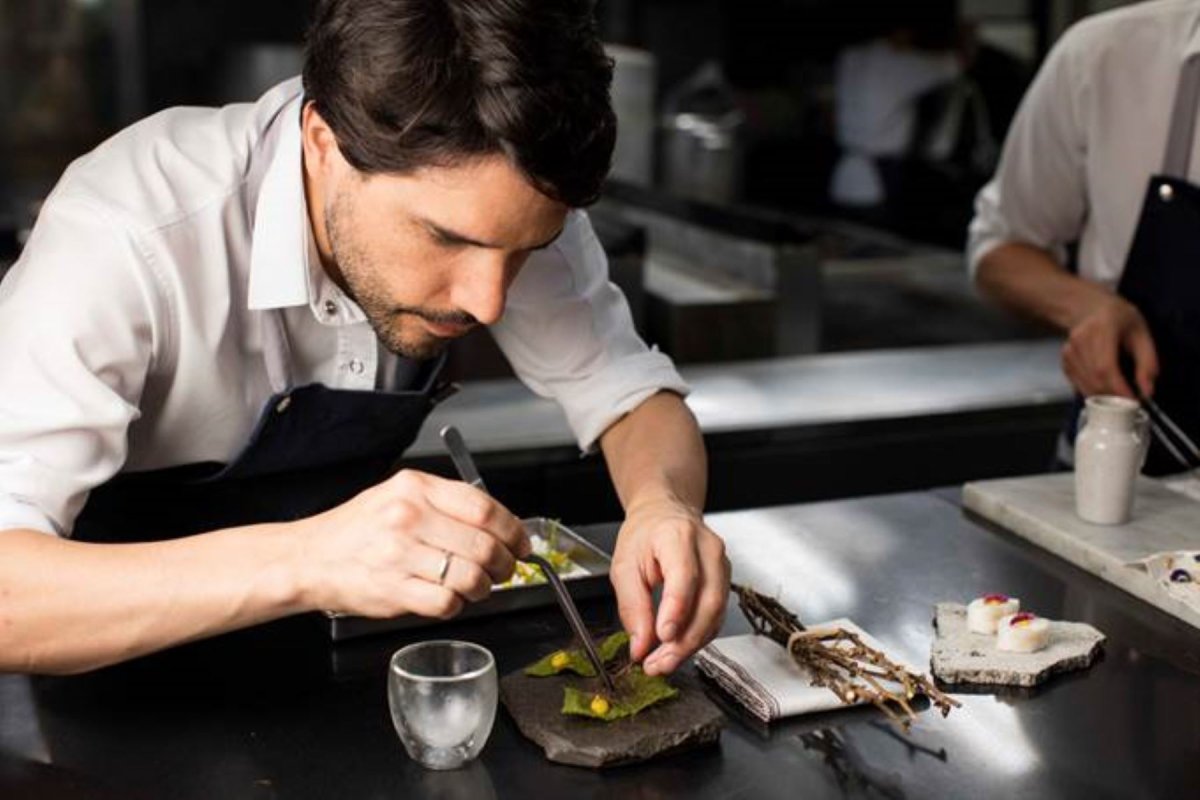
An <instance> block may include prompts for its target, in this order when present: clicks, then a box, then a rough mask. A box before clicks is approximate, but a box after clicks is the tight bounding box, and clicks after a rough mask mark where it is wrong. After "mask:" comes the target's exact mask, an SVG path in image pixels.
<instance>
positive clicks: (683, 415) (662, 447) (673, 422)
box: [600, 392, 708, 513]
mask: <svg viewBox="0 0 1200 800" xmlns="http://www.w3.org/2000/svg"><path fill="white" fill-rule="evenodd" d="M600 447H601V449H602V450H603V452H604V458H605V460H606V461H607V462H608V469H609V473H610V474H611V475H612V481H613V485H614V486H615V487H616V490H617V496H618V497H619V498H620V499H621V505H622V506H623V507H624V508H625V511H626V513H629V512H630V510H631V509H634V508H635V507H637V506H639V505H642V504H646V503H652V502H658V501H662V500H668V501H672V502H679V503H683V504H684V505H687V506H688V507H690V508H692V509H694V510H696V511H702V510H703V508H704V498H705V494H706V492H707V489H708V460H707V456H706V454H705V451H704V441H703V439H702V438H701V436H700V428H699V426H698V425H697V424H696V418H695V417H694V416H693V415H692V412H691V411H690V410H689V409H688V407H687V405H685V404H684V402H683V400H682V399H681V398H680V397H679V396H678V395H676V394H673V393H671V392H660V393H659V394H656V395H654V396H653V397H651V398H650V399H648V400H646V401H645V402H644V403H642V404H641V405H640V406H638V407H637V408H635V409H634V410H633V411H632V412H630V413H629V414H627V415H626V416H625V417H624V418H623V419H621V420H620V421H619V422H617V423H616V424H614V425H613V426H612V427H611V428H609V429H608V430H607V431H606V432H605V433H604V435H603V436H602V437H601V439H600Z"/></svg>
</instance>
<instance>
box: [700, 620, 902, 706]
mask: <svg viewBox="0 0 1200 800" xmlns="http://www.w3.org/2000/svg"><path fill="white" fill-rule="evenodd" d="M817 628H843V629H845V630H848V631H852V632H853V633H856V634H858V635H859V637H861V638H862V640H863V643H864V644H867V645H869V646H871V647H874V648H875V649H877V650H880V651H882V652H884V653H885V654H886V655H887V656H888V658H890V659H892V661H894V662H896V663H898V664H902V665H903V666H905V667H906V668H908V669H910V670H912V671H914V672H919V670H913V668H912V667H911V666H910V665H908V664H904V663H903V662H902V661H899V660H898V659H895V658H893V657H892V656H891V655H890V654H888V653H887V651H886V650H884V648H883V646H882V645H880V643H879V641H878V640H877V639H875V638H874V637H873V636H871V635H870V634H869V633H867V632H866V631H864V630H863V629H862V628H860V627H858V626H857V625H855V624H854V623H853V622H851V621H850V620H848V619H835V620H833V621H832V622H826V623H823V624H821V625H814V626H809V628H808V629H809V630H814V629H817ZM695 661H696V667H697V669H699V670H700V671H701V672H703V673H704V674H705V675H707V676H708V677H710V678H712V679H713V681H715V682H716V683H717V685H718V686H720V687H721V688H722V689H723V690H725V691H726V692H728V693H729V694H730V695H731V696H732V697H733V698H734V699H735V700H737V701H738V702H739V703H741V704H742V705H743V706H745V708H746V710H747V711H749V712H750V713H751V714H753V715H754V716H755V717H757V718H758V719H760V720H762V721H763V722H770V721H772V720H776V719H779V718H781V717H791V716H795V715H797V714H809V713H812V712H814V711H829V710H831V709H835V708H841V707H842V706H844V705H845V703H843V702H842V701H841V699H840V698H839V697H838V696H837V695H835V694H834V693H833V692H832V691H830V690H829V689H826V688H824V687H821V686H813V685H811V680H812V678H811V676H810V675H809V673H808V671H807V670H804V669H801V668H800V666H799V665H798V664H797V663H796V662H795V661H794V660H793V659H792V658H791V657H789V656H788V654H787V651H785V650H784V648H783V646H782V645H780V644H779V643H777V642H775V641H774V640H772V639H769V638H767V637H766V636H759V635H758V634H753V633H749V634H744V635H741V636H725V637H722V638H720V639H714V640H713V641H712V642H710V643H709V644H708V645H707V646H706V647H704V648H703V649H702V650H700V652H698V653H697V654H696V657H695ZM859 702H860V703H861V702H864V701H859Z"/></svg>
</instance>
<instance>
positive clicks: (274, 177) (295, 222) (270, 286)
mask: <svg viewBox="0 0 1200 800" xmlns="http://www.w3.org/2000/svg"><path fill="white" fill-rule="evenodd" d="M280 89H281V90H283V89H291V90H293V95H292V96H291V98H290V99H289V100H288V102H287V103H286V105H284V107H283V108H282V109H281V111H280V113H279V114H278V115H277V117H276V118H275V122H274V124H275V125H278V126H279V129H278V131H277V132H276V134H275V136H276V138H275V152H274V154H273V155H272V156H271V161H270V163H269V165H268V166H267V169H266V172H265V173H264V175H263V179H262V183H261V184H260V185H259V191H258V201H257V203H256V204H255V206H254V233H253V241H252V243H251V246H250V287H249V290H248V303H247V305H248V307H249V308H250V309H251V310H266V309H272V308H289V307H295V306H303V305H308V306H309V308H310V309H311V310H312V313H313V316H314V317H316V318H317V320H318V321H319V322H321V323H323V324H326V325H344V324H353V323H356V322H362V321H364V320H365V319H366V317H365V315H364V314H363V312H362V310H361V309H360V308H359V307H358V304H357V303H355V302H354V301H353V300H352V299H350V298H349V297H348V296H347V295H346V294H345V292H343V291H342V290H341V289H340V288H338V285H337V284H336V283H334V282H333V279H332V278H330V277H329V275H328V274H327V273H326V272H325V269H324V268H323V267H322V266H321V257H320V254H319V253H318V251H317V243H316V240H315V239H314V238H313V232H312V224H311V223H310V221H309V217H308V201H307V199H306V198H305V195H304V161H303V157H302V154H303V147H302V146H301V136H300V133H301V129H300V107H301V104H302V103H303V101H304V97H303V93H302V89H301V86H300V83H299V81H296V82H295V83H294V85H293V83H292V82H290V81H289V82H288V83H287V84H285V85H284V86H281V87H280ZM331 309H336V310H335V311H332V312H331Z"/></svg>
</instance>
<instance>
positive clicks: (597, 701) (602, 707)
mask: <svg viewBox="0 0 1200 800" xmlns="http://www.w3.org/2000/svg"><path fill="white" fill-rule="evenodd" d="M590 708H591V709H592V713H593V714H595V715H596V716H597V717H603V716H604V715H605V714H607V713H608V709H609V705H608V701H607V700H605V699H604V698H603V697H601V696H600V695H596V696H595V697H593V698H592V704H591V706H590Z"/></svg>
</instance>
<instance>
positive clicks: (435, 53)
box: [304, 0, 617, 207]
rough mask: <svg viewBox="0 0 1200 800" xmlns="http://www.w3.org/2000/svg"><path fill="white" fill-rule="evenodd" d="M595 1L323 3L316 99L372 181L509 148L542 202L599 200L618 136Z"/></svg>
mask: <svg viewBox="0 0 1200 800" xmlns="http://www.w3.org/2000/svg"><path fill="white" fill-rule="evenodd" d="M592 5H593V4H592V0H319V2H318V3H317V4H316V8H315V11H314V17H313V22H312V25H311V27H310V28H309V32H308V41H307V48H306V51H305V58H304V88H305V93H306V97H307V99H309V100H311V101H313V102H314V103H315V104H316V110H317V111H318V113H320V115H321V117H322V118H323V119H324V120H325V121H326V122H327V123H328V124H329V127H330V128H331V129H332V130H333V133H334V136H336V138H337V142H338V147H339V148H340V150H341V152H342V155H343V156H344V157H345V158H346V160H347V161H348V162H349V163H350V164H351V165H352V166H353V167H354V168H355V169H357V170H359V171H360V172H365V173H368V174H378V173H397V174H403V173H407V172H411V171H412V170H415V169H419V168H421V167H427V166H439V167H446V166H455V165H457V164H459V163H461V162H463V161H465V160H467V159H470V158H472V157H476V156H481V155H491V154H499V153H502V154H504V155H505V156H507V157H508V159H509V161H510V163H512V164H513V165H514V166H516V167H517V169H519V170H520V171H521V172H522V173H523V174H524V175H525V176H526V177H527V179H528V180H529V181H530V183H531V184H532V185H534V186H535V187H536V188H537V189H538V190H539V191H541V192H542V193H543V194H545V195H547V196H549V197H552V198H554V199H556V200H559V201H561V202H563V203H565V204H567V205H569V206H572V207H579V206H584V205H588V204H589V203H591V202H594V201H595V199H596V197H597V195H598V194H599V192H600V187H601V184H602V183H603V181H604V178H605V176H606V175H607V174H608V169H609V165H610V162H611V158H612V150H613V144H614V142H615V139H616V127H617V123H616V117H615V115H614V114H613V111H612V105H611V102H610V99H609V86H610V84H611V82H612V61H611V60H610V59H609V58H608V57H607V56H606V55H605V53H604V49H603V48H602V47H601V45H600V41H599V39H598V38H597V35H596V27H595V22H594V18H593V15H592Z"/></svg>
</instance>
